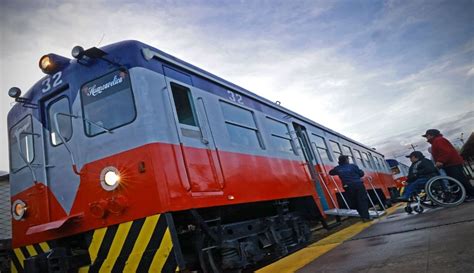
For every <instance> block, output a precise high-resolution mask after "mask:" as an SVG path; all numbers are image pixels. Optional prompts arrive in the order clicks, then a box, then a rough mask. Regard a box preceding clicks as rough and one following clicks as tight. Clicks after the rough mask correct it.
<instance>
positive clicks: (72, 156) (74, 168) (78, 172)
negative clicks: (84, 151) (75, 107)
mask: <svg viewBox="0 0 474 273" xmlns="http://www.w3.org/2000/svg"><path fill="white" fill-rule="evenodd" d="M59 115H61V116H66V117H71V118H80V119H82V120H84V121H86V122H87V123H89V124H92V125H95V126H97V127H99V128H101V129H102V130H104V131H105V132H107V133H109V134H112V133H113V132H112V131H111V130H109V129H107V128H105V127H103V126H101V125H99V124H97V123H95V122H93V121H91V120H88V119H86V118H84V117H81V116H79V115H71V114H67V113H60V112H57V113H54V116H53V120H54V128H55V129H56V133H57V134H58V136H59V139H61V142H62V143H64V147H66V150H67V151H68V153H69V157H70V158H71V162H72V169H73V171H74V173H75V174H77V175H81V172H80V171H79V170H78V168H77V165H76V161H75V160H74V154H73V153H72V150H71V148H70V147H69V144H68V143H67V142H66V139H65V138H64V136H63V135H62V134H61V131H60V130H59V122H58V116H59Z"/></svg>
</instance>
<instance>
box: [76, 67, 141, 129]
mask: <svg viewBox="0 0 474 273" xmlns="http://www.w3.org/2000/svg"><path fill="white" fill-rule="evenodd" d="M81 99H82V108H83V112H84V128H85V131H86V135H88V136H96V135H98V134H102V133H104V132H105V130H104V128H105V129H107V130H112V129H116V128H118V127H121V126H124V125H126V124H129V123H132V122H133V121H134V120H135V117H136V114H137V112H136V110H135V102H134V99H133V93H132V88H131V84H130V76H129V75H128V73H127V72H126V71H122V70H117V71H114V72H112V73H109V74H107V75H105V76H103V77H101V78H99V79H96V80H93V81H91V82H89V83H86V84H84V85H83V86H82V88H81Z"/></svg>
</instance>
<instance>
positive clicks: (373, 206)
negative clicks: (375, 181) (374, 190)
mask: <svg viewBox="0 0 474 273" xmlns="http://www.w3.org/2000/svg"><path fill="white" fill-rule="evenodd" d="M366 192H367V191H366ZM367 197H368V198H369V201H370V204H372V208H373V209H374V211H375V214H376V215H377V217H378V216H379V211H378V210H377V208H376V207H375V204H374V201H373V200H372V198H371V197H370V194H369V192H367Z"/></svg>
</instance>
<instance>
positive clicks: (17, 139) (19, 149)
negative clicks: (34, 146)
mask: <svg viewBox="0 0 474 273" xmlns="http://www.w3.org/2000/svg"><path fill="white" fill-rule="evenodd" d="M20 135H31V136H39V135H38V134H35V133H30V132H21V133H18V134H16V135H15V138H16V143H17V144H18V153H19V154H20V157H21V159H22V160H23V161H24V162H25V164H26V166H28V169H30V172H31V175H32V176H33V183H34V184H36V183H38V180H37V179H36V174H35V171H34V170H33V167H32V166H31V163H30V162H29V161H28V158H26V156H25V154H23V151H22V150H21V141H20ZM33 152H34V151H33Z"/></svg>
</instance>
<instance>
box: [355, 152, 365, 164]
mask: <svg viewBox="0 0 474 273" xmlns="http://www.w3.org/2000/svg"><path fill="white" fill-rule="evenodd" d="M354 152H355V156H356V162H357V165H359V166H361V167H365V163H364V160H362V154H361V153H360V151H359V150H357V149H354Z"/></svg>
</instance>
